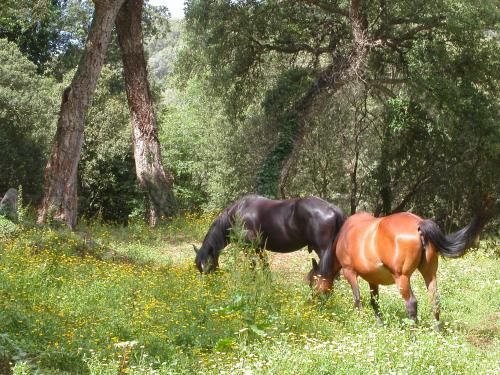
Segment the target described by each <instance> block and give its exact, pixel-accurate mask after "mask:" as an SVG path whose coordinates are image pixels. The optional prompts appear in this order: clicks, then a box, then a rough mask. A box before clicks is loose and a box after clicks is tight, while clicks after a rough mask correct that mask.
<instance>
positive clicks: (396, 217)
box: [309, 209, 489, 328]
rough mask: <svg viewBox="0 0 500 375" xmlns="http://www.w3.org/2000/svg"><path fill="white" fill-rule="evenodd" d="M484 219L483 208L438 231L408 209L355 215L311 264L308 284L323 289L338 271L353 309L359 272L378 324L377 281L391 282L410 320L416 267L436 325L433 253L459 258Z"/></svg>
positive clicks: (413, 315) (358, 303)
mask: <svg viewBox="0 0 500 375" xmlns="http://www.w3.org/2000/svg"><path fill="white" fill-rule="evenodd" d="M488 217H489V214H488V210H487V209H483V210H481V211H480V213H479V214H478V215H477V216H476V217H475V218H474V219H473V220H472V222H471V223H470V224H469V225H468V226H466V227H465V228H463V229H461V230H459V231H457V232H455V233H452V234H449V235H444V234H443V233H442V232H441V230H440V229H439V227H438V225H437V224H436V223H435V222H434V221H432V220H423V219H422V218H420V217H418V216H416V215H414V214H412V213H396V214H393V215H389V216H386V217H382V218H376V217H373V216H372V215H370V214H367V213H357V214H355V215H353V216H351V217H349V218H348V219H347V221H346V222H345V223H344V225H343V226H342V228H341V230H340V233H339V234H338V236H337V239H336V241H335V243H334V244H333V246H332V248H331V251H329V252H327V253H325V254H324V255H323V257H322V258H321V260H320V264H319V266H318V265H317V264H315V262H313V269H314V270H313V271H312V272H311V273H310V275H309V277H310V282H312V278H313V277H314V278H316V279H317V284H316V287H317V290H318V291H319V292H323V293H324V292H328V291H330V290H331V288H332V284H333V280H334V279H335V277H336V276H337V275H338V274H339V272H340V270H341V269H342V272H343V275H344V277H345V278H346V279H347V281H348V282H349V284H350V285H351V288H352V293H353V295H354V303H355V305H356V307H358V308H359V307H361V299H360V293H359V287H358V282H357V278H358V276H361V277H362V278H363V279H365V280H366V281H368V283H369V284H370V296H371V298H370V302H371V305H372V307H373V309H374V311H375V316H376V318H377V321H378V322H379V323H381V319H380V312H379V306H378V288H379V285H390V284H396V285H397V287H398V289H399V292H400V293H401V297H403V299H404V300H405V302H406V309H407V311H408V314H409V316H410V318H411V319H412V320H413V321H415V322H416V320H417V300H416V299H415V296H414V295H413V292H412V290H411V286H410V277H411V275H412V274H413V272H414V271H415V270H416V269H418V270H419V271H420V273H421V274H422V276H423V277H424V280H425V284H426V286H427V290H428V292H429V295H430V298H431V301H432V306H433V313H434V318H435V319H436V323H437V326H438V328H439V300H438V293H437V283H436V271H437V268H438V254H441V255H443V256H445V257H448V258H457V257H460V256H462V255H463V254H464V253H465V251H466V250H467V249H468V248H469V247H470V246H471V245H472V243H473V242H474V240H475V238H476V237H477V236H478V234H479V232H480V231H481V229H482V228H483V227H484V225H485V223H486V221H487V219H488Z"/></svg>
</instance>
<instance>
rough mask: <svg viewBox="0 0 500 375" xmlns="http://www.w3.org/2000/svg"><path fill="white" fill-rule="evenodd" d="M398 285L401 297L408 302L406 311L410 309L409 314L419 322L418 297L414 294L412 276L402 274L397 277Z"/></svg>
mask: <svg viewBox="0 0 500 375" xmlns="http://www.w3.org/2000/svg"><path fill="white" fill-rule="evenodd" d="M396 285H397V286H398V288H399V293H400V294H401V297H403V299H404V300H405V302H406V311H408V315H409V316H410V319H411V320H413V321H414V322H415V323H416V322H417V299H416V298H415V296H414V295H413V291H412V290H411V285H410V277H409V276H406V275H401V276H399V277H398V278H396Z"/></svg>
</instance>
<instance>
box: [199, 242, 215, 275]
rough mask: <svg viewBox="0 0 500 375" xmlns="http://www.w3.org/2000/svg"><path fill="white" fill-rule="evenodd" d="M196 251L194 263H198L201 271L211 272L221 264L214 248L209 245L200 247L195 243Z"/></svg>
mask: <svg viewBox="0 0 500 375" xmlns="http://www.w3.org/2000/svg"><path fill="white" fill-rule="evenodd" d="M193 248H194V252H195V253H196V258H195V259H194V263H195V264H196V268H198V271H200V272H201V273H211V272H213V271H215V270H216V269H217V267H218V266H219V260H218V259H217V256H215V254H214V251H213V249H211V248H210V247H209V246H205V244H204V245H203V246H202V247H201V249H198V248H197V247H196V246H194V245H193Z"/></svg>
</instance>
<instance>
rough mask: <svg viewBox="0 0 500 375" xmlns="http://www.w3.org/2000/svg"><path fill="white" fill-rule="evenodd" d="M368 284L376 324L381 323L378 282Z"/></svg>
mask: <svg viewBox="0 0 500 375" xmlns="http://www.w3.org/2000/svg"><path fill="white" fill-rule="evenodd" d="M369 284H370V304H371V305H372V307H373V311H375V317H376V318H377V323H378V324H381V325H382V324H383V322H382V318H381V317H380V308H379V304H378V284H372V283H369Z"/></svg>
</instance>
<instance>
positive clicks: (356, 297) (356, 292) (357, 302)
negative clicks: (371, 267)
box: [342, 268, 362, 309]
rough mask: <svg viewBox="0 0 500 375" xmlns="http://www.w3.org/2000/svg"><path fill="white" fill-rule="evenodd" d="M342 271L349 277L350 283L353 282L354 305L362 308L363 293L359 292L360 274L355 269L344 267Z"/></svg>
mask: <svg viewBox="0 0 500 375" xmlns="http://www.w3.org/2000/svg"><path fill="white" fill-rule="evenodd" d="M342 272H343V273H344V277H345V278H346V279H347V281H348V282H349V284H351V289H352V295H353V297H354V305H355V306H356V307H357V308H358V309H360V308H361V307H362V305H361V295H360V293H359V287H358V275H357V274H356V272H354V271H353V270H349V269H346V268H344V269H343V271H342Z"/></svg>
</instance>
